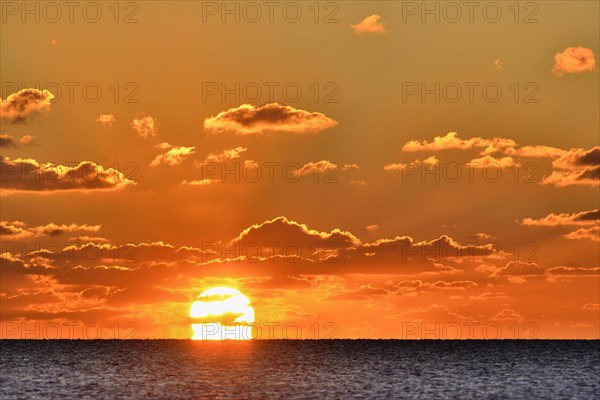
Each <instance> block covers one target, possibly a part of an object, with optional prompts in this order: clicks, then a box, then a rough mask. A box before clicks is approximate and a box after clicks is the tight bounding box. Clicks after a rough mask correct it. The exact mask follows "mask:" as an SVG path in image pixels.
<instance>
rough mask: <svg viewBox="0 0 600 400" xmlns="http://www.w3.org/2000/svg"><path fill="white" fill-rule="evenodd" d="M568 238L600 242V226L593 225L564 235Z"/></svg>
mask: <svg viewBox="0 0 600 400" xmlns="http://www.w3.org/2000/svg"><path fill="white" fill-rule="evenodd" d="M563 237H564V238H566V239H571V240H582V239H587V240H592V241H594V242H600V226H593V227H591V228H579V229H577V230H576V231H573V232H569V233H567V234H566V235H563Z"/></svg>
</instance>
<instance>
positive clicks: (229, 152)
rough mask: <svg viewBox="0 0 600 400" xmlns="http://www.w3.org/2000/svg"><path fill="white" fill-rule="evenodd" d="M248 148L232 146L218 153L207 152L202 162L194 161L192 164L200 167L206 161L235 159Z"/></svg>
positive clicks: (220, 161) (214, 161)
mask: <svg viewBox="0 0 600 400" xmlns="http://www.w3.org/2000/svg"><path fill="white" fill-rule="evenodd" d="M247 150H248V149H247V148H245V147H242V146H238V147H234V148H231V149H225V150H223V151H221V152H220V153H209V154H208V156H206V158H205V159H204V161H202V162H196V163H194V165H195V166H196V167H200V166H202V165H204V164H206V163H222V162H225V161H230V160H235V159H237V158H240V157H241V154H242V153H243V152H245V151H247Z"/></svg>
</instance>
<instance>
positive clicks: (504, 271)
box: [494, 261, 544, 276]
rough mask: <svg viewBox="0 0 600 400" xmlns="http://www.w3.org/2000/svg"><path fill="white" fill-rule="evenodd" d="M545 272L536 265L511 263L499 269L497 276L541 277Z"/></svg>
mask: <svg viewBox="0 0 600 400" xmlns="http://www.w3.org/2000/svg"><path fill="white" fill-rule="evenodd" d="M543 272H544V271H543V270H542V268H541V267H540V266H539V265H537V264H536V263H529V262H522V261H510V262H508V263H507V264H506V265H505V266H504V267H502V268H499V269H498V270H497V271H496V272H495V273H494V275H495V276H531V275H541V274H542V273H543Z"/></svg>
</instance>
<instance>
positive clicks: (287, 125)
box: [204, 103, 337, 135]
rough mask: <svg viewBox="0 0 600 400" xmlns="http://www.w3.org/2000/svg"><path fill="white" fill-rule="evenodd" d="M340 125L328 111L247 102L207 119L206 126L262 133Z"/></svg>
mask: <svg viewBox="0 0 600 400" xmlns="http://www.w3.org/2000/svg"><path fill="white" fill-rule="evenodd" d="M336 125H337V122H336V121H334V120H333V119H331V118H329V117H327V116H325V115H324V114H321V113H318V112H309V111H304V110H300V109H296V108H293V107H291V106H284V105H281V104H278V103H271V104H265V105H263V106H258V107H256V106H253V105H250V104H243V105H241V106H239V107H237V108H231V109H229V110H226V111H223V112H221V113H219V114H217V115H216V116H214V117H209V118H206V119H205V120H204V129H205V130H206V131H207V132H211V133H223V132H233V133H235V134H237V135H253V134H254V135H262V134H265V133H272V132H286V133H295V134H310V133H317V132H321V131H323V130H325V129H329V128H332V127H334V126H336Z"/></svg>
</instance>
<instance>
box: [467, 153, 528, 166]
mask: <svg viewBox="0 0 600 400" xmlns="http://www.w3.org/2000/svg"><path fill="white" fill-rule="evenodd" d="M466 165H468V166H469V167H471V168H488V167H495V168H510V167H515V166H518V165H519V163H517V162H516V161H515V160H514V159H513V158H512V157H510V156H506V157H500V158H497V157H493V156H490V155H486V156H483V157H479V158H474V159H472V160H471V161H469V162H468V163H467V164H466Z"/></svg>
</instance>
